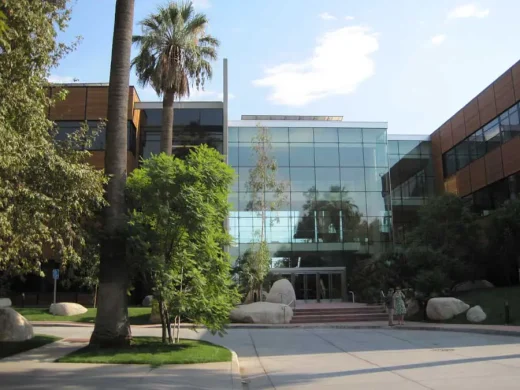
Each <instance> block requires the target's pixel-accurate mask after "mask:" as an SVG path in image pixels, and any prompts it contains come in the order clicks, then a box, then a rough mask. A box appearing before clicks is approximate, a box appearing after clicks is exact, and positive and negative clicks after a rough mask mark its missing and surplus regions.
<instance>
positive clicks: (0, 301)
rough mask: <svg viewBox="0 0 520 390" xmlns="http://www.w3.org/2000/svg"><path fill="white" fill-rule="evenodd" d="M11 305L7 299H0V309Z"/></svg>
mask: <svg viewBox="0 0 520 390" xmlns="http://www.w3.org/2000/svg"><path fill="white" fill-rule="evenodd" d="M12 304H13V303H12V302H11V300H10V299H9V298H0V309H1V308H3V307H11V305H12Z"/></svg>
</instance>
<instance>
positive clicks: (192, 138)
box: [141, 108, 224, 158]
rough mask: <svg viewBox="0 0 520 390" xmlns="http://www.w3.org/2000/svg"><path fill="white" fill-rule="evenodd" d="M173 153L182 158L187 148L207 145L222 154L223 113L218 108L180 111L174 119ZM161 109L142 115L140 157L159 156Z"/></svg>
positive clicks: (175, 112) (178, 110)
mask: <svg viewBox="0 0 520 390" xmlns="http://www.w3.org/2000/svg"><path fill="white" fill-rule="evenodd" d="M173 118H174V119H173V154H174V155H176V156H179V157H182V156H184V155H186V153H188V151H189V149H190V147H192V146H196V145H202V144H206V145H209V146H211V147H213V148H215V149H217V150H218V151H219V152H220V153H222V151H223V134H224V133H223V128H224V125H223V123H224V114H223V111H222V109H220V108H179V109H177V108H176V109H175V110H174V116H173ZM161 124H162V109H145V110H143V115H142V116H141V129H142V135H141V137H142V138H143V139H142V142H143V143H142V145H143V148H142V157H143V158H148V157H150V155H151V154H152V153H153V154H158V153H159V150H160V147H159V146H160V141H161Z"/></svg>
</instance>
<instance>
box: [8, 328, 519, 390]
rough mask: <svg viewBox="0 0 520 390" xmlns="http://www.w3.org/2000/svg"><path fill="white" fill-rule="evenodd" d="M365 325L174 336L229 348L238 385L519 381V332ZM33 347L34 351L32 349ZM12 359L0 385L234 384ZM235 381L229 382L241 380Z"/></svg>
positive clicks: (217, 375) (206, 373)
mask: <svg viewBox="0 0 520 390" xmlns="http://www.w3.org/2000/svg"><path fill="white" fill-rule="evenodd" d="M372 325H373V328H371V329H359V328H358V329H356V328H348V329H342V328H330V327H328V328H319V327H313V328H310V327H305V328H301V327H298V328H291V329H276V328H272V329H255V328H249V329H230V330H229V332H228V334H227V335H226V336H224V337H222V338H221V337H219V336H213V335H211V334H210V333H209V332H207V331H206V330H200V331H199V332H193V331H191V330H188V329H182V334H181V337H184V338H196V339H204V340H208V341H212V342H215V343H217V344H221V345H225V346H227V347H229V348H231V349H233V350H234V351H236V352H237V354H238V356H239V361H240V369H241V374H242V380H243V381H244V382H245V386H244V388H245V389H325V390H328V389H347V388H348V389H349V390H350V389H367V390H372V389H374V390H378V389H385V390H388V389H399V390H408V389H435V390H437V389H439V390H445V389H446V390H447V389H456V390H463V389H471V390H479V389H486V390H488V389H489V388H497V389H518V383H520V336H514V335H509V336H505V335H502V334H481V333H466V332H463V330H464V329H463V328H461V327H460V326H458V327H457V326H456V327H454V328H453V329H449V328H446V327H445V328H444V329H442V331H439V330H433V329H432V330H420V328H421V327H424V325H425V324H410V325H408V326H409V328H397V327H396V328H388V327H382V326H381V325H378V324H372ZM431 326H434V325H431ZM414 327H415V328H414ZM450 327H451V325H450ZM418 328H419V329H418ZM479 329H480V331H482V330H485V329H482V327H480V326H479ZM492 330H493V329H487V331H488V332H490V331H492ZM496 330H501V331H503V330H504V328H501V327H500V329H496ZM496 330H495V331H496ZM132 331H133V334H134V336H145V335H150V336H159V334H160V329H158V328H147V327H132ZM511 331H512V332H518V328H516V329H513V330H511ZM35 332H36V333H43V334H51V335H59V336H61V337H69V338H88V337H89V335H90V333H91V332H92V328H91V327H35ZM513 334H514V333H513ZM519 334H520V333H519ZM62 344H67V343H66V342H64V343H62ZM68 344H70V343H68ZM47 347H49V348H48V349H49V350H50V349H52V348H51V346H47ZM69 347H70V345H69ZM44 348H46V347H44ZM44 348H42V350H43V349H44ZM60 348H66V347H65V346H63V347H60ZM35 353H37V354H40V355H42V353H41V351H38V350H36V351H35ZM20 356H21V355H20ZM17 359H18V360H17V361H15V362H8V361H1V362H0V388H2V389H4V388H6V389H31V390H32V389H54V388H57V389H72V388H74V389H86V390H87V389H88V390H90V389H96V388H110V389H112V388H113V389H120V388H121V389H122V388H126V389H141V388H142V389H162V388H174V389H177V388H178V389H181V388H182V389H184V388H186V389H194V388H198V389H205V388H211V389H220V388H222V389H232V388H233V382H232V380H231V368H230V367H229V366H228V367H227V369H226V367H224V366H222V367H221V366H219V365H215V366H210V365H203V366H200V367H199V366H192V365H190V366H167V367H162V368H160V369H157V370H152V369H150V368H149V367H146V366H116V365H112V366H100V365H76V364H57V363H45V361H46V360H45V358H44V357H43V356H40V357H39V358H38V359H41V360H40V361H41V362H36V361H34V360H33V361H31V360H30V359H24V358H20V357H18V358H17ZM237 382H238V381H237V380H236V379H235V382H234V383H235V388H239V386H240V385H237ZM73 384H75V385H76V386H72V385H73ZM237 386H238V387H237Z"/></svg>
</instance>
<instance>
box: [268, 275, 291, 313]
mask: <svg viewBox="0 0 520 390" xmlns="http://www.w3.org/2000/svg"><path fill="white" fill-rule="evenodd" d="M267 302H271V303H283V304H285V305H289V304H290V305H291V306H293V307H294V304H295V303H296V294H295V293H294V288H293V286H292V284H291V282H289V281H288V280H287V279H280V280H277V281H276V282H274V284H273V287H271V290H270V291H269V294H267Z"/></svg>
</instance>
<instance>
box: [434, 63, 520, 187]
mask: <svg viewBox="0 0 520 390" xmlns="http://www.w3.org/2000/svg"><path fill="white" fill-rule="evenodd" d="M518 101H520V61H518V62H517V63H516V64H515V65H513V66H512V67H511V68H509V69H508V70H507V71H505V72H504V73H503V74H502V75H501V76H500V77H499V78H498V79H496V80H495V81H494V82H493V83H492V84H491V85H489V86H488V87H487V88H486V89H484V90H483V91H482V92H481V93H480V94H479V95H478V96H477V97H475V98H474V99H472V100H471V101H470V102H469V103H468V104H466V106H464V107H463V108H462V109H461V110H459V111H458V112H457V113H456V114H455V115H453V116H452V117H451V118H450V119H448V120H447V121H446V122H445V123H444V124H443V125H442V126H441V127H439V128H438V129H437V130H435V131H434V132H433V134H432V135H431V140H432V155H433V162H434V167H435V181H436V183H444V185H440V186H439V185H438V186H437V190H438V191H447V192H452V193H456V194H458V195H459V196H465V195H468V194H470V193H472V192H475V191H477V190H479V189H481V188H483V187H485V186H486V185H488V184H491V183H494V182H495V181H497V180H500V179H502V178H504V177H507V176H509V175H512V174H513V173H516V172H518V171H520V138H518V137H517V138H514V139H512V140H511V141H509V142H507V143H505V144H504V145H502V146H501V147H499V148H496V149H495V150H493V151H491V152H489V153H487V154H486V155H485V156H484V157H482V158H480V159H478V160H476V161H473V162H472V163H471V164H469V165H468V166H467V167H465V168H463V169H461V170H460V171H458V172H457V173H456V174H455V175H454V176H452V177H450V178H448V179H446V180H445V179H444V174H443V166H442V154H443V153H445V152H447V151H448V150H450V149H451V148H452V147H453V146H455V145H457V144H458V143H459V142H460V141H462V140H463V139H464V138H466V137H467V136H469V135H471V134H473V133H474V132H475V131H477V130H478V129H480V128H481V127H482V126H483V125H485V124H486V123H487V122H489V121H491V120H492V119H493V118H495V117H496V116H497V115H499V114H501V113H502V112H503V111H505V110H506V109H508V108H509V107H511V106H512V105H513V104H515V103H516V102H518Z"/></svg>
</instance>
